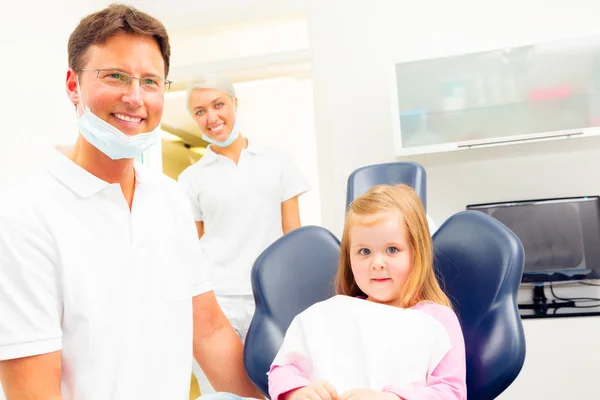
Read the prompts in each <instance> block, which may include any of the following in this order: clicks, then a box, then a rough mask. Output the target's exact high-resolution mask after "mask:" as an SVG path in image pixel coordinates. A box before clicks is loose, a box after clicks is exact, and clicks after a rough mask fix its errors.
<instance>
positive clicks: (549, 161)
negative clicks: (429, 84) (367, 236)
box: [308, 0, 600, 234]
mask: <svg viewBox="0 0 600 400" xmlns="http://www.w3.org/2000/svg"><path fill="white" fill-rule="evenodd" d="M367 4H368V5H367ZM495 4H496V6H492V5H490V2H484V1H475V0H455V1H451V2H448V1H443V0H421V1H419V2H410V3H407V2H404V1H397V0H373V1H372V2H370V3H366V2H363V1H344V0H328V1H319V0H314V1H311V2H310V4H309V11H308V13H309V34H310V46H311V53H312V69H313V78H314V86H315V121H316V133H317V140H318V142H317V147H318V149H319V150H318V151H319V159H318V161H319V178H320V180H321V198H322V201H323V205H322V209H323V210H322V215H323V223H324V225H325V226H326V227H327V228H329V229H331V230H332V231H334V233H336V234H339V233H340V232H341V228H342V225H343V204H344V198H345V189H346V178H347V177H348V175H349V174H350V173H351V172H352V171H353V170H354V169H355V168H357V167H360V166H364V165H368V164H372V163H377V162H382V161H393V160H394V154H393V140H392V133H391V132H392V118H391V108H390V107H391V106H390V93H391V84H392V83H391V82H390V80H389V75H390V74H389V71H390V66H391V65H393V63H395V62H401V61H409V60H415V59H421V58H429V57H435V56H443V55H450V54H458V53H462V52H471V51H479V50H490V49H495V48H498V47H502V46H509V45H516V44H521V43H527V42H535V41H540V40H552V39H556V38H561V37H566V36H572V35H582V34H589V33H592V32H599V29H600V25H599V24H598V22H597V15H598V14H599V13H600V3H597V2H589V1H587V0H574V1H569V2H565V1H564V0H527V1H522V0H506V1H502V2H496V3H495ZM596 149H600V146H599V147H596ZM596 149H594V148H592V149H589V150H586V151H585V152H584V154H581V155H580V154H577V153H569V154H562V155H561V154H559V155H554V156H545V155H536V156H534V157H530V156H526V155H525V156H518V157H514V156H512V155H511V154H510V151H509V152H508V153H507V151H506V150H502V149H492V150H490V149H487V150H486V151H485V152H484V153H485V157H479V159H480V160H479V161H468V162H460V158H461V157H466V158H473V157H471V156H466V155H460V156H458V157H454V158H453V159H452V160H451V161H452V162H444V161H443V160H442V161H440V160H435V158H434V159H433V160H432V159H431V158H429V159H428V162H429V163H430V164H431V165H429V166H428V165H426V167H427V173H428V191H429V195H428V200H427V201H428V212H429V213H430V214H431V215H432V216H433V218H434V219H435V220H436V222H437V223H438V224H440V223H442V222H443V221H444V220H445V219H446V218H447V217H448V216H450V215H451V214H453V213H455V212H457V211H459V210H463V209H464V207H465V206H466V205H467V204H469V203H473V202H479V201H488V200H502V199H515V198H516V199H519V198H528V197H545V196H556V195H577V194H594V193H599V192H600V169H599V168H598V166H599V159H600V157H599V156H600V150H596ZM457 158H458V162H456V161H457ZM588 163H589V167H587V165H588ZM434 164H437V165H436V166H433V165H434ZM584 166H586V167H585V168H584ZM584 173H585V175H586V177H585V178H584V177H583V175H584Z"/></svg>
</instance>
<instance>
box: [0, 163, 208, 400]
mask: <svg viewBox="0 0 600 400" xmlns="http://www.w3.org/2000/svg"><path fill="white" fill-rule="evenodd" d="M197 243H198V241H197V234H196V230H195V227H194V222H193V219H192V215H191V213H190V211H189V204H188V202H187V199H186V198H185V195H184V194H183V193H182V192H181V189H180V188H179V187H178V186H177V184H176V183H175V182H174V181H172V180H170V179H169V178H167V177H165V176H162V175H154V174H153V173H152V172H150V171H147V170H144V169H143V167H137V166H136V188H135V194H134V199H133V206H132V210H131V211H130V210H129V208H128V206H127V203H126V202H125V199H124V197H123V194H122V192H121V188H120V186H119V185H118V184H108V183H106V182H105V181H102V180H100V179H98V178H96V177H95V176H93V175H91V174H90V173H88V172H87V171H85V170H84V169H82V168H80V167H78V166H77V165H76V164H74V163H73V162H71V161H70V160H69V159H67V158H66V157H64V156H62V155H57V159H56V160H54V162H53V163H52V165H51V167H50V168H49V169H48V170H47V171H45V172H44V173H42V174H40V175H38V176H36V177H34V178H33V179H32V180H30V181H28V182H27V183H25V184H24V185H22V186H21V187H20V188H18V189H17V190H15V191H13V192H11V193H9V194H8V195H6V196H4V197H3V198H2V199H0V307H1V311H0V360H6V359H14V358H20V357H26V356H31V355H36V354H44V353H49V352H53V351H57V350H61V349H62V359H63V376H62V395H63V398H64V399H65V400H107V399H112V400H117V399H118V400H121V399H122V400H132V399H180V400H184V399H187V398H188V396H189V386H190V374H191V369H192V302H191V298H192V296H195V295H198V294H201V293H204V292H207V291H209V290H210V289H211V286H210V283H209V279H208V277H207V276H206V275H205V273H204V271H205V269H204V268H203V267H202V264H201V260H200V255H199V251H198V245H197Z"/></svg>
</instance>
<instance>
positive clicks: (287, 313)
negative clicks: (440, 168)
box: [244, 211, 525, 400]
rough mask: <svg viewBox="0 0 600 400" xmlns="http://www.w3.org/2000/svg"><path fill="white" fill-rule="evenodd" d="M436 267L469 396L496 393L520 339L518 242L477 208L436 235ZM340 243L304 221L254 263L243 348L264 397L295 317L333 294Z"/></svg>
mask: <svg viewBox="0 0 600 400" xmlns="http://www.w3.org/2000/svg"><path fill="white" fill-rule="evenodd" d="M433 242H434V248H435V261H436V272H437V274H438V277H439V279H440V282H441V284H442V287H443V288H444V289H445V291H446V293H447V294H448V296H449V297H450V299H451V300H452V302H453V304H454V307H455V310H456V312H457V314H458V316H459V319H460V322H461V326H462V329H463V333H464V337H465V345H466V357H467V390H468V398H469V399H477V400H486V399H493V398H495V397H497V396H498V395H499V394H500V393H502V392H503V391H504V390H505V389H506V388H507V387H508V386H509V385H510V384H511V383H512V382H513V381H514V379H515V378H516V377H517V375H518V374H519V372H520V370H521V368H522V366H523V362H524V358H525V339H524V335H523V328H522V325H521V319H520V317H519V312H518V309H517V302H516V295H517V290H518V288H519V284H520V281H521V275H522V271H523V259H524V257H523V246H522V245H521V242H520V241H519V239H518V238H517V236H516V235H515V234H514V233H513V232H512V231H510V230H509V229H508V228H506V227H505V226H504V225H502V224H501V223H500V222H498V221H497V220H495V219H493V218H492V217H489V216H488V215H485V214H483V213H480V212H477V211H463V212H460V213H458V214H456V215H454V216H452V217H451V218H449V219H448V220H447V221H446V222H445V223H444V224H443V225H442V226H441V227H440V228H439V230H438V231H437V232H436V234H435V235H434V236H433ZM339 254H340V248H339V242H338V240H337V239H336V238H335V237H334V236H333V235H332V234H331V233H329V231H327V230H325V229H323V228H319V227H304V228H300V229H298V230H295V231H292V232H290V233H289V234H288V235H286V236H284V237H282V238H280V239H279V240H278V241H276V242H275V243H273V245H271V246H270V247H269V248H267V249H266V250H265V251H264V252H263V254H262V255H261V256H260V257H259V258H258V259H257V260H256V262H255V264H254V266H253V269H252V289H253V291H254V299H255V301H256V313H255V315H254V318H253V319H252V323H251V325H250V330H249V332H248V336H247V337H246V344H245V349H244V365H245V367H246V370H247V372H248V375H249V376H250V379H251V380H252V382H253V383H254V384H255V385H256V386H257V387H258V388H259V389H260V390H261V391H262V392H263V394H265V395H267V390H268V389H267V375H266V373H267V372H268V370H269V368H270V365H271V362H272V360H273V359H274V358H275V355H276V354H277V351H278V349H279V347H280V346H281V343H282V342H283V337H284V334H285V332H286V330H287V328H288V327H289V324H290V323H291V321H292V319H293V318H294V317H295V316H296V315H297V314H298V313H300V312H302V311H303V310H305V309H306V308H308V307H309V306H311V305H312V304H314V303H316V302H318V301H322V300H325V299H327V298H329V297H331V296H332V295H333V289H334V288H333V285H332V283H333V279H334V276H335V273H336V270H337V265H338V261H339Z"/></svg>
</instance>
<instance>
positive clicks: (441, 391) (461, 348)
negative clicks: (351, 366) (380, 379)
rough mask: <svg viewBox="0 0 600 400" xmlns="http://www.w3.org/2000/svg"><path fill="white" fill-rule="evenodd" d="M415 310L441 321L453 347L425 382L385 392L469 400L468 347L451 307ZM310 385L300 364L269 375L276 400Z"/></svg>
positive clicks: (412, 398) (409, 399)
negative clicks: (467, 378)
mask: <svg viewBox="0 0 600 400" xmlns="http://www.w3.org/2000/svg"><path fill="white" fill-rule="evenodd" d="M412 310H417V311H421V312H423V313H425V314H427V315H428V316H429V317H431V318H434V319H435V320H437V321H438V322H439V323H440V324H441V325H442V326H443V327H444V328H445V331H446V334H447V335H448V339H449V341H450V344H451V348H450V350H448V352H447V353H446V354H445V355H444V356H443V357H442V359H441V360H440V362H439V363H438V364H437V365H436V366H435V368H434V369H433V370H432V372H431V373H429V374H428V376H427V377H426V379H425V382H419V383H415V384H413V385H410V386H403V387H401V388H400V387H393V386H385V387H383V388H381V390H382V391H384V392H391V393H395V394H396V395H398V396H399V397H401V398H402V399H405V400H446V399H447V400H450V399H452V400H455V399H460V400H463V399H466V398H467V387H466V362H465V344H464V339H463V335H462V330H461V328H460V323H459V321H458V318H457V317H456V314H454V312H453V311H452V310H451V309H450V308H448V307H445V306H442V305H439V304H434V303H430V302H425V303H420V304H417V305H416V306H414V307H412ZM309 383H310V380H309V379H308V378H307V376H306V374H304V373H303V372H302V370H301V369H300V368H299V367H298V366H297V365H294V364H288V365H272V366H271V371H270V372H269V395H270V397H271V399H272V400H280V398H279V396H281V395H282V394H285V393H287V392H289V391H291V390H294V389H298V388H302V387H304V386H307V385H308V384H309ZM338 394H341V393H338Z"/></svg>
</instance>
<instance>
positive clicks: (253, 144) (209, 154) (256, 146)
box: [202, 139, 265, 164]
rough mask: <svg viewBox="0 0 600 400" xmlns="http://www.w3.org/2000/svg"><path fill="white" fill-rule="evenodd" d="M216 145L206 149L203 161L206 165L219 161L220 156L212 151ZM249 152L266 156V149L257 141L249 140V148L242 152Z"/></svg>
mask: <svg viewBox="0 0 600 400" xmlns="http://www.w3.org/2000/svg"><path fill="white" fill-rule="evenodd" d="M213 146H214V145H212V144H211V145H210V146H208V147H207V148H206V151H205V152H204V155H203V156H202V160H204V161H203V162H204V164H209V163H211V162H213V161H215V160H217V159H218V158H219V154H217V153H215V152H214V151H213V150H212V147H213ZM244 150H245V151H247V152H249V153H252V154H265V148H264V147H263V146H261V145H260V143H258V142H257V141H255V140H250V139H248V147H247V148H245V149H242V151H244Z"/></svg>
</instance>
